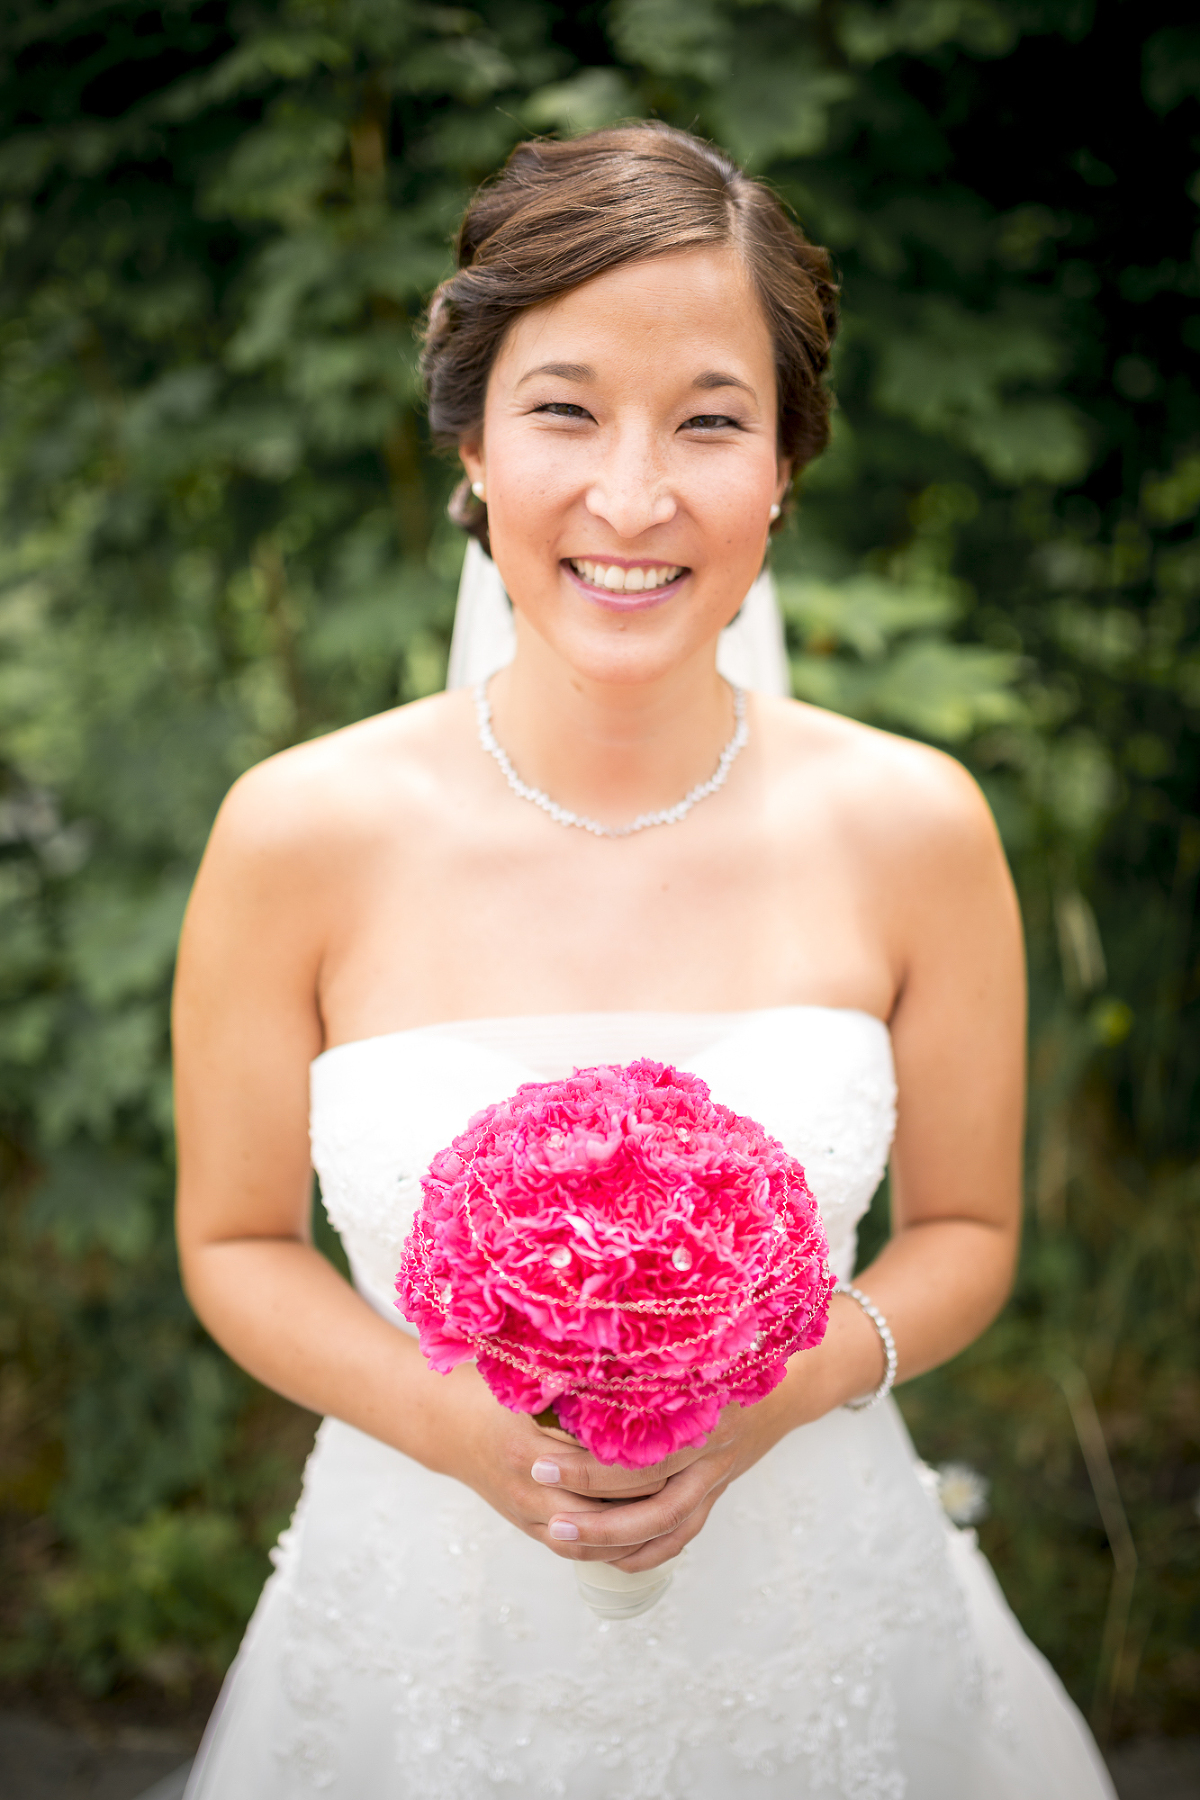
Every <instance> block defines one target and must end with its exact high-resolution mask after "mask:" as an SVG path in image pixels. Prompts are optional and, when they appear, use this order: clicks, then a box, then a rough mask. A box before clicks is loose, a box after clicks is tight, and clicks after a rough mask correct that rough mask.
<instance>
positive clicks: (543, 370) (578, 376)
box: [517, 362, 596, 387]
mask: <svg viewBox="0 0 1200 1800" xmlns="http://www.w3.org/2000/svg"><path fill="white" fill-rule="evenodd" d="M535 375H554V376H557V378H558V380H559V381H595V379H596V371H595V369H593V368H592V367H591V365H590V364H589V363H566V362H562V363H559V362H553V363H540V364H539V365H538V367H537V368H536V369H527V370H526V371H525V373H524V375H522V377H521V379H520V381H518V383H517V386H518V387H524V385H525V383H526V382H527V381H532V380H533V378H534V376H535Z"/></svg>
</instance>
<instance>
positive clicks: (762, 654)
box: [446, 538, 792, 694]
mask: <svg viewBox="0 0 1200 1800" xmlns="http://www.w3.org/2000/svg"><path fill="white" fill-rule="evenodd" d="M515 648H516V637H515V633H514V631H513V618H512V603H511V602H510V600H509V598H508V595H507V594H506V593H505V591H504V583H503V582H502V581H501V579H500V571H499V570H498V569H497V567H496V565H495V563H494V562H493V561H492V559H491V557H490V556H488V555H487V554H486V552H485V551H484V549H483V547H482V545H481V544H480V543H479V542H478V540H477V539H475V538H468V539H467V554H466V556H465V557H464V559H463V566H462V579H461V580H460V582H459V584H458V606H457V609H456V610H455V614H454V635H453V637H452V638H451V640H450V667H449V669H448V670H447V672H446V686H447V688H461V687H474V686H475V684H476V682H479V681H485V680H486V679H487V677H488V676H489V675H494V674H495V673H496V670H497V669H502V668H503V667H504V665H505V663H507V662H511V661H512V657H513V651H514V650H515ZM717 667H718V668H719V669H720V671H721V673H722V675H724V676H725V678H726V680H727V681H732V682H733V683H734V685H735V686H736V687H744V688H750V689H751V690H752V691H753V692H755V693H759V694H790V693H791V691H792V683H791V677H790V675H789V673H788V662H787V653H786V651H785V649H784V643H783V621H782V620H781V618H780V616H779V603H778V601H777V600H776V598H775V583H774V582H773V581H772V580H771V576H770V573H769V571H768V570H767V569H765V568H764V570H763V572H762V574H761V575H760V576H759V578H758V580H757V581H756V582H755V583H754V586H753V587H752V588H751V589H750V592H749V593H748V594H747V595H746V598H745V600H744V601H743V603H742V610H741V612H740V613H739V614H738V616H737V618H736V619H735V620H734V621H733V624H732V625H728V626H726V628H725V630H724V631H723V632H722V633H721V641H720V644H719V646H718V649H717Z"/></svg>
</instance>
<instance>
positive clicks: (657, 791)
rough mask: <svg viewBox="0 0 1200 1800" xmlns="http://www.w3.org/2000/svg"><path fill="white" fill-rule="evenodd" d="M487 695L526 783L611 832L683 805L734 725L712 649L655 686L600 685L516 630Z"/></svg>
mask: <svg viewBox="0 0 1200 1800" xmlns="http://www.w3.org/2000/svg"><path fill="white" fill-rule="evenodd" d="M531 639H532V640H533V641H530V640H531ZM489 696H490V699H491V704H492V722H493V728H494V730H495V733H496V737H497V739H498V740H499V742H500V744H501V745H502V746H503V748H504V749H505V750H506V751H507V753H508V756H509V758H510V759H511V761H512V763H513V764H514V766H515V768H516V770H517V773H518V774H519V775H520V776H521V778H522V779H523V780H524V781H526V782H528V783H530V785H532V786H534V787H538V788H541V789H542V790H543V791H544V792H545V793H546V794H548V795H549V796H550V798H551V799H552V800H556V801H557V802H558V803H559V805H561V806H564V807H567V808H569V809H570V810H572V811H574V812H578V813H582V814H586V815H587V816H588V817H591V818H595V819H597V820H599V821H600V822H601V823H602V824H606V825H621V824H625V823H627V822H628V821H629V820H630V819H632V818H634V817H636V816H637V815H638V814H641V813H645V812H651V811H655V810H657V809H659V808H662V807H669V806H673V805H674V804H675V803H676V802H677V801H679V800H681V799H682V798H683V796H684V795H685V794H686V793H687V792H688V791H689V790H690V789H691V788H693V787H694V786H695V785H696V784H697V782H701V781H704V780H706V779H707V778H708V776H709V775H711V774H712V772H713V770H714V769H715V767H716V764H717V759H718V758H719V756H720V754H721V751H722V750H723V749H724V747H725V745H726V743H727V742H728V740H729V738H730V736H731V735H732V732H733V728H734V709H733V696H732V694H731V692H730V688H729V685H728V683H727V682H726V681H724V680H723V679H722V677H721V676H719V675H718V674H717V669H716V649H715V645H709V646H706V647H705V648H704V650H703V651H702V652H700V653H698V654H697V655H696V656H694V657H693V658H691V659H689V661H688V662H687V663H685V664H682V665H676V666H675V667H673V668H671V669H670V670H669V671H668V672H666V673H665V674H663V675H661V676H657V677H654V678H652V679H650V680H645V681H636V682H634V681H620V680H603V681H601V680H595V679H591V678H588V677H586V676H583V675H581V674H580V673H579V672H578V671H577V670H575V669H573V668H570V667H569V666H568V665H566V664H565V663H563V662H562V660H561V659H560V658H559V657H557V656H556V655H555V653H554V652H553V651H552V650H551V649H550V647H549V646H548V645H546V644H544V643H542V642H541V640H538V639H535V638H534V634H532V633H530V632H527V631H521V630H520V629H519V628H518V637H517V654H516V657H515V658H514V660H513V662H512V663H510V664H509V666H508V667H507V668H506V669H502V670H501V671H500V673H499V674H498V675H497V676H496V677H495V678H494V680H493V681H492V683H491V684H490V687H489Z"/></svg>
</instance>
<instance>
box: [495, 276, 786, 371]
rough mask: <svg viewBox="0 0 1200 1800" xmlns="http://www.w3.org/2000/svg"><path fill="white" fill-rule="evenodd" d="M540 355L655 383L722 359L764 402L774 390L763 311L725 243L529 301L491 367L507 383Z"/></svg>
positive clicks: (718, 364) (714, 364)
mask: <svg viewBox="0 0 1200 1800" xmlns="http://www.w3.org/2000/svg"><path fill="white" fill-rule="evenodd" d="M547 361H554V362H572V363H576V364H580V365H583V364H586V365H587V366H588V367H589V368H591V369H593V370H594V371H595V372H596V374H597V375H598V376H599V377H600V378H601V379H612V378H614V377H618V376H620V375H621V373H622V372H624V374H625V375H627V376H632V375H636V376H638V377H640V378H641V379H643V380H645V379H648V378H652V379H653V380H655V382H662V381H671V380H679V379H684V378H686V379H691V378H692V377H693V375H694V373H695V372H696V371H698V370H700V369H708V368H726V367H728V368H730V369H731V372H733V373H736V374H737V375H739V376H740V377H741V378H742V379H743V380H746V381H748V382H749V383H750V384H751V385H752V386H753V387H754V389H755V391H756V393H757V394H758V397H759V398H760V400H762V401H763V403H764V404H765V403H767V401H768V400H769V399H770V398H771V396H773V392H774V352H773V346H772V343H771V334H770V330H769V328H768V326H767V321H766V317H765V315H764V313H763V309H762V305H761V303H760V301H759V298H758V295H757V293H756V292H755V290H754V287H753V284H752V283H751V281H750V279H749V276H748V275H747V272H746V270H745V267H744V265H743V263H742V261H741V259H740V258H739V257H738V255H737V254H736V252H735V251H734V250H733V249H732V248H731V247H729V246H728V245H712V246H708V245H705V246H703V247H700V248H696V249H687V250H672V251H668V252H666V253H665V254H663V255H661V256H654V257H648V258H646V259H645V260H644V261H641V262H634V263H624V264H622V265H621V266H620V267H619V268H616V269H607V270H606V271H605V272H604V273H603V274H602V275H597V276H595V277H594V279H593V280H591V281H586V282H584V283H583V284H582V285H581V286H580V287H577V288H572V289H571V291H570V292H569V293H566V294H562V295H560V296H559V297H558V298H557V299H556V300H551V301H547V302H546V303H545V304H544V305H541V306H534V307H530V308H529V310H528V311H527V312H524V313H522V314H521V316H520V317H519V318H518V319H517V320H516V321H515V322H514V323H513V325H512V326H511V327H510V329H509V331H508V334H507V336H506V337H505V339H504V342H503V344H502V346H501V349H500V352H499V354H498V356H497V358H496V363H495V366H494V369H493V375H494V377H495V378H496V379H497V381H498V383H499V385H501V386H510V385H511V384H513V383H516V382H518V381H520V380H521V379H522V377H523V376H524V375H525V373H526V371H527V370H528V369H530V368H532V367H536V366H537V365H539V364H541V363H543V362H547ZM693 364H694V365H695V370H693V369H692V367H691V365H693Z"/></svg>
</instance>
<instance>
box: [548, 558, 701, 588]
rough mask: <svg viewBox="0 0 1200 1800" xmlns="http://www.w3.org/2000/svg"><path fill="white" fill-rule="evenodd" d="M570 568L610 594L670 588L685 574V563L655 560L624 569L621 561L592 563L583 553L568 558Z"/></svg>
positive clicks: (592, 585) (580, 577) (581, 578)
mask: <svg viewBox="0 0 1200 1800" xmlns="http://www.w3.org/2000/svg"><path fill="white" fill-rule="evenodd" d="M567 561H568V564H569V566H570V568H571V569H572V570H573V571H574V573H575V574H576V575H578V577H579V579H580V580H581V581H586V582H587V583H588V584H589V586H591V587H596V588H605V589H607V591H608V592H609V593H610V594H647V593H651V592H653V590H654V589H655V588H665V587H670V585H671V583H672V582H673V581H678V580H679V577H680V576H681V575H682V574H683V573H684V569H683V566H682V564H679V563H655V564H651V565H649V566H648V567H647V566H645V565H642V566H639V567H635V568H625V567H624V566H623V565H622V564H620V563H606V562H593V561H591V560H590V559H588V558H586V557H582V556H572V557H568V558H567Z"/></svg>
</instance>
